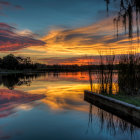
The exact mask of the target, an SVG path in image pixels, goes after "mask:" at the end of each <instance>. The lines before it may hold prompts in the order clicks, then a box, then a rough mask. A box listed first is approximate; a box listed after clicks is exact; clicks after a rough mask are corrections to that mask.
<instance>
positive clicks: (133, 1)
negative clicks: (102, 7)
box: [105, 0, 140, 39]
mask: <svg viewBox="0 0 140 140" xmlns="http://www.w3.org/2000/svg"><path fill="white" fill-rule="evenodd" d="M105 1H106V4H107V11H108V5H109V4H110V3H111V2H113V1H116V0H105ZM117 1H119V4H120V9H119V11H118V16H117V17H116V18H114V23H115V26H116V28H117V31H118V26H119V23H120V22H121V23H122V24H123V26H124V29H125V33H127V32H128V36H129V38H130V39H132V38H133V34H135V32H134V30H133V28H134V27H135V26H136V27H137V37H138V39H139V24H140V0H117ZM117 35H118V33H117Z"/></svg>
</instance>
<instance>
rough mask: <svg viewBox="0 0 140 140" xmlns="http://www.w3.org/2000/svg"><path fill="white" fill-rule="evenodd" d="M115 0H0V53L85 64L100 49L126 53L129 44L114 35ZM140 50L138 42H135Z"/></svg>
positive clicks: (51, 62)
mask: <svg viewBox="0 0 140 140" xmlns="http://www.w3.org/2000/svg"><path fill="white" fill-rule="evenodd" d="M118 7H119V6H118V3H117V2H116V3H114V4H113V5H110V12H109V15H108V14H107V12H106V3H105V1H104V0H0V17H1V21H0V51H1V53H0V55H1V57H2V56H5V55H7V54H9V53H12V54H15V55H17V56H25V57H26V56H30V57H31V58H32V60H33V61H35V62H41V63H45V64H79V65H80V64H87V63H88V61H89V57H92V56H95V57H94V59H92V61H93V63H94V62H97V60H98V56H99V54H103V55H108V54H122V53H123V54H125V53H128V51H129V50H130V49H133V48H135V47H136V46H137V42H136V38H135V37H134V38H133V46H132V45H131V43H130V42H129V39H128V38H127V36H124V34H123V27H121V25H120V28H119V29H120V31H119V32H120V36H119V38H116V30H115V29H114V24H113V17H114V16H115V15H116V13H117V11H118V10H117V9H118ZM137 51H139V48H137Z"/></svg>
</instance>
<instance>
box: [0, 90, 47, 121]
mask: <svg viewBox="0 0 140 140" xmlns="http://www.w3.org/2000/svg"><path fill="white" fill-rule="evenodd" d="M44 97H45V96H44V95H34V94H28V93H25V92H21V91H17V90H8V89H0V118H3V117H7V116H9V115H11V114H13V113H16V112H17V110H18V109H24V110H28V109H29V108H31V107H32V106H33V105H35V104H34V103H33V101H37V100H41V99H43V98H44ZM29 103H30V104H29Z"/></svg>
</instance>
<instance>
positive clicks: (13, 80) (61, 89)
mask: <svg viewBox="0 0 140 140" xmlns="http://www.w3.org/2000/svg"><path fill="white" fill-rule="evenodd" d="M93 77H94V80H93V82H94V86H93V87H92V88H93V89H94V90H95V91H97V92H98V88H99V86H100V84H99V83H98V75H97V74H94V76H93ZM116 78H117V76H116V75H114V80H113V87H112V91H113V92H114V93H115V92H116V91H117V90H118V85H117V83H116V82H115V81H116ZM0 85H1V86H0V139H8V140H93V139H94V140H138V138H139V137H140V129H139V128H138V127H136V126H134V125H132V124H131V123H128V122H126V121H125V120H122V119H120V118H119V117H117V116H115V115H113V114H111V113H109V112H106V111H104V110H102V109H100V108H98V107H96V106H94V105H91V104H89V103H87V102H86V101H84V90H91V86H90V82H89V76H88V73H87V72H74V73H46V74H26V75H25V74H11V75H10V74H1V75H0Z"/></svg>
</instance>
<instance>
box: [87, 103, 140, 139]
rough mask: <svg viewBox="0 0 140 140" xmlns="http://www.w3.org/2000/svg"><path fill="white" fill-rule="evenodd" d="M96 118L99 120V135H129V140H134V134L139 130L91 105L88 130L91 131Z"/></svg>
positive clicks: (139, 129)
mask: <svg viewBox="0 0 140 140" xmlns="http://www.w3.org/2000/svg"><path fill="white" fill-rule="evenodd" d="M96 117H97V118H98V120H99V133H102V132H103V131H106V133H109V134H110V135H111V136H114V137H115V136H116V135H119V134H120V133H121V134H127V135H130V139H135V134H136V132H137V131H140V128H138V127H136V126H134V125H132V124H131V123H128V122H127V121H125V120H123V119H121V118H119V117H117V116H115V115H113V114H111V113H109V112H106V111H104V110H102V109H100V108H98V107H96V106H94V105H91V104H90V105H89V121H88V129H92V126H94V125H96V122H97V120H96ZM88 131H89V130H88Z"/></svg>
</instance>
